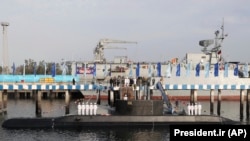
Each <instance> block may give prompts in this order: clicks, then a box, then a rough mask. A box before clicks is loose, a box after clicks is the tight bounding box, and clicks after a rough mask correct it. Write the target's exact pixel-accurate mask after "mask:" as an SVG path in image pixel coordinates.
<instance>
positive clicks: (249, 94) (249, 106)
mask: <svg viewBox="0 0 250 141" xmlns="http://www.w3.org/2000/svg"><path fill="white" fill-rule="evenodd" d="M246 98H247V99H246V102H247V104H246V118H247V120H249V113H250V89H247V97H246Z"/></svg>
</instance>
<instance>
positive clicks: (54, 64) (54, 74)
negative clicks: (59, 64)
mask: <svg viewBox="0 0 250 141" xmlns="http://www.w3.org/2000/svg"><path fill="white" fill-rule="evenodd" d="M51 75H52V77H55V76H56V63H53V64H52V66H51Z"/></svg>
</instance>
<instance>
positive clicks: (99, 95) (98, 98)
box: [96, 89, 101, 105]
mask: <svg viewBox="0 0 250 141" xmlns="http://www.w3.org/2000/svg"><path fill="white" fill-rule="evenodd" d="M97 92H98V95H97V101H96V104H98V105H100V104H101V90H100V89H98V90H97Z"/></svg>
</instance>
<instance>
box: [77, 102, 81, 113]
mask: <svg viewBox="0 0 250 141" xmlns="http://www.w3.org/2000/svg"><path fill="white" fill-rule="evenodd" d="M77 109H78V115H81V112H82V105H81V102H78V105H77Z"/></svg>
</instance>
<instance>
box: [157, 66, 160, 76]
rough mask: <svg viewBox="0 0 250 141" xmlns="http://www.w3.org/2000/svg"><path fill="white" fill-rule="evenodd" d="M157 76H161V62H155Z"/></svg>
mask: <svg viewBox="0 0 250 141" xmlns="http://www.w3.org/2000/svg"><path fill="white" fill-rule="evenodd" d="M157 76H158V77H161V63H157Z"/></svg>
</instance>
